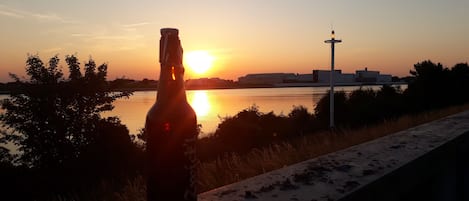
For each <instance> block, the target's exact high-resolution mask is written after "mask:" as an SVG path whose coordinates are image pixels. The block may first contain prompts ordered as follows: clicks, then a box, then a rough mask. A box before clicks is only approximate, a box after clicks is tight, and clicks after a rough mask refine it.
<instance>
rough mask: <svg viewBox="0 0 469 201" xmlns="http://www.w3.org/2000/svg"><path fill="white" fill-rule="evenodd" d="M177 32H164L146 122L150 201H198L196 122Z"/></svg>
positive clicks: (162, 32)
mask: <svg viewBox="0 0 469 201" xmlns="http://www.w3.org/2000/svg"><path fill="white" fill-rule="evenodd" d="M178 33H179V31H178V30H177V29H172V28H164V29H161V39H160V58H159V60H160V64H161V71H160V79H159V82H158V95H157V98H156V102H155V104H154V105H153V106H152V107H151V109H150V111H148V114H147V118H146V123H145V134H146V135H147V174H148V178H147V200H148V201H182V200H184V201H186V200H197V194H196V189H195V187H196V179H195V174H196V167H195V165H196V156H195V142H196V140H197V134H198V131H197V120H196V115H195V112H194V110H193V109H192V108H191V106H190V105H189V103H188V102H187V99H186V92H185V89H184V79H183V75H184V66H183V65H182V54H183V50H182V47H181V42H180V40H179V36H178Z"/></svg>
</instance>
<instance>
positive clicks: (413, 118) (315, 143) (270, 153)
mask: <svg viewBox="0 0 469 201" xmlns="http://www.w3.org/2000/svg"><path fill="white" fill-rule="evenodd" d="M465 110H469V104H466V105H462V106H454V107H449V108H445V109H442V110H435V111H430V112H426V113H424V114H418V115H405V116H402V117H400V118H398V119H397V120H394V121H385V122H383V123H381V124H378V125H373V126H370V127H365V128H361V129H356V130H350V129H342V130H338V131H335V132H331V131H326V132H321V133H315V134H312V135H308V136H304V137H299V138H296V139H291V140H289V141H288V142H284V143H282V144H275V145H271V146H269V147H267V148H262V149H254V150H252V151H251V152H250V153H248V154H247V155H243V156H239V155H237V154H231V155H226V156H223V157H221V158H219V159H218V160H215V161H212V162H206V163H202V164H200V167H199V191H200V192H203V191H207V190H210V189H213V188H216V187H219V186H223V185H226V184H229V183H233V182H237V181H240V180H242V179H245V178H249V177H252V176H255V175H259V174H262V173H265V172H268V171H271V170H275V169H278V168H281V167H284V166H287V165H291V164H294V163H298V162H301V161H304V160H307V159H311V158H314V157H317V156H320V155H323V154H327V153H330V152H334V151H338V150H341V149H344V148H347V147H350V146H353V145H357V144H360V143H363V142H366V141H370V140H373V139H376V138H379V137H382V136H385V135H389V134H392V133H395V132H398V131H401V130H405V129H408V128H411V127H415V126H417V125H420V124H423V123H427V122H430V121H433V120H437V119H440V118H443V117H446V116H448V115H451V114H455V113H458V112H461V111H465Z"/></svg>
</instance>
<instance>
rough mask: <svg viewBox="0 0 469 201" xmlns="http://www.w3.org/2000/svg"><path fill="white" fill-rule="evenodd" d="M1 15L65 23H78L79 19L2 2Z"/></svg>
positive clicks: (0, 5) (0, 6)
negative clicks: (36, 11)
mask: <svg viewBox="0 0 469 201" xmlns="http://www.w3.org/2000/svg"><path fill="white" fill-rule="evenodd" d="M0 15H3V16H7V17H13V18H28V19H35V20H40V21H51V22H59V23H65V24H72V23H78V21H75V20H69V19H66V18H64V17H62V16H59V15H57V14H55V13H35V12H31V11H27V10H21V9H16V8H13V7H10V6H6V5H2V4H0Z"/></svg>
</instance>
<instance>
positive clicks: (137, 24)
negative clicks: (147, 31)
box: [122, 22, 151, 28]
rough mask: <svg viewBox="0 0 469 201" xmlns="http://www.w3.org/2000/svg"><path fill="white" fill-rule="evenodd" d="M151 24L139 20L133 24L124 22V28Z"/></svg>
mask: <svg viewBox="0 0 469 201" xmlns="http://www.w3.org/2000/svg"><path fill="white" fill-rule="evenodd" d="M148 24H151V23H150V22H138V23H133V24H123V25H122V27H124V28H134V27H140V26H145V25H148Z"/></svg>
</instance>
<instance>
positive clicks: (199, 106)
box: [188, 90, 210, 117]
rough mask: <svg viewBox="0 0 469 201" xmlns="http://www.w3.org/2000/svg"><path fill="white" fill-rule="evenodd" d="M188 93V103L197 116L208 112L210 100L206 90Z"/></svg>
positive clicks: (202, 115) (205, 114)
mask: <svg viewBox="0 0 469 201" xmlns="http://www.w3.org/2000/svg"><path fill="white" fill-rule="evenodd" d="M188 95H189V104H190V105H191V106H192V108H193V109H194V111H195V113H196V114H197V117H204V116H207V114H208V113H209V112H210V101H209V98H208V95H207V91H204V90H200V91H194V92H193V93H191V94H188Z"/></svg>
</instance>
